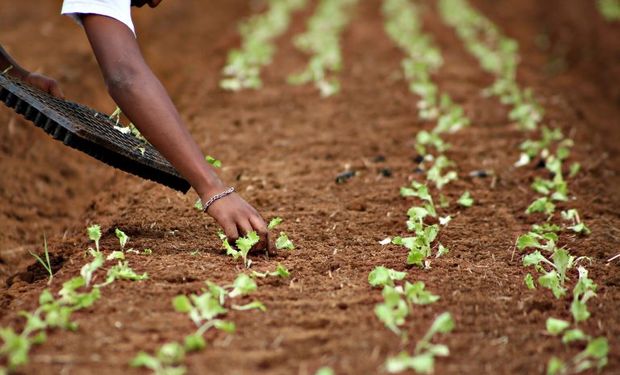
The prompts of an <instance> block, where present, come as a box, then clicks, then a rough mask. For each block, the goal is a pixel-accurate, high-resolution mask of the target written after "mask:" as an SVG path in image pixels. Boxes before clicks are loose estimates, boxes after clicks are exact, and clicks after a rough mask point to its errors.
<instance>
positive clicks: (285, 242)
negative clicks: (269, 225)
mask: <svg viewBox="0 0 620 375" xmlns="http://www.w3.org/2000/svg"><path fill="white" fill-rule="evenodd" d="M276 249H278V250H282V249H287V250H293V249H295V245H293V242H292V241H291V240H289V238H288V236H287V235H286V233H284V232H280V236H279V237H278V239H277V240H276Z"/></svg>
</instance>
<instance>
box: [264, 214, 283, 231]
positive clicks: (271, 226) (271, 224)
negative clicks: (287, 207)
mask: <svg viewBox="0 0 620 375" xmlns="http://www.w3.org/2000/svg"><path fill="white" fill-rule="evenodd" d="M282 221H283V219H282V218H281V217H274V218H273V219H271V220H270V221H269V225H267V229H269V230H272V229H275V228H276V227H277V226H278V225H280V223H282Z"/></svg>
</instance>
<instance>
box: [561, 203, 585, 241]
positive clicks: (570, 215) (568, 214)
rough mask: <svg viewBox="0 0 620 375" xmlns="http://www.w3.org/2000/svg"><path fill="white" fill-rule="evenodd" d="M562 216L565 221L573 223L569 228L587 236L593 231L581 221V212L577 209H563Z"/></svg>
mask: <svg viewBox="0 0 620 375" xmlns="http://www.w3.org/2000/svg"><path fill="white" fill-rule="evenodd" d="M561 216H562V219H563V220H564V221H569V222H571V223H572V225H571V226H569V227H568V229H570V230H572V231H573V232H575V233H578V234H581V235H586V236H587V235H588V234H590V233H592V231H591V230H590V228H588V227H587V226H586V225H585V224H584V223H583V222H582V221H581V218H580V217H579V212H578V211H577V210H576V209H570V210H566V211H562V212H561Z"/></svg>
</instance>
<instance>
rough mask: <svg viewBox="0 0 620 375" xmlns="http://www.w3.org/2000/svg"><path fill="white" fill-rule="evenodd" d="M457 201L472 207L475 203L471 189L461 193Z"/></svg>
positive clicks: (464, 205)
mask: <svg viewBox="0 0 620 375" xmlns="http://www.w3.org/2000/svg"><path fill="white" fill-rule="evenodd" d="M457 203H458V204H459V205H461V206H463V207H471V206H472V205H473V204H474V199H473V198H472V197H471V194H470V193H469V191H466V192H464V193H463V195H461V197H460V198H459V200H458V201H457Z"/></svg>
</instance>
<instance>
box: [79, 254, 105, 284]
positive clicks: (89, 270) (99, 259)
mask: <svg viewBox="0 0 620 375" xmlns="http://www.w3.org/2000/svg"><path fill="white" fill-rule="evenodd" d="M92 256H93V257H94V258H95V259H94V260H93V261H92V262H90V263H86V264H85V265H84V266H82V269H81V270H80V276H82V278H83V279H84V283H85V285H86V286H88V285H89V284H90V281H91V280H92V278H93V273H95V271H96V270H98V269H99V267H101V266H102V265H103V254H102V253H100V252H93V253H92Z"/></svg>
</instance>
